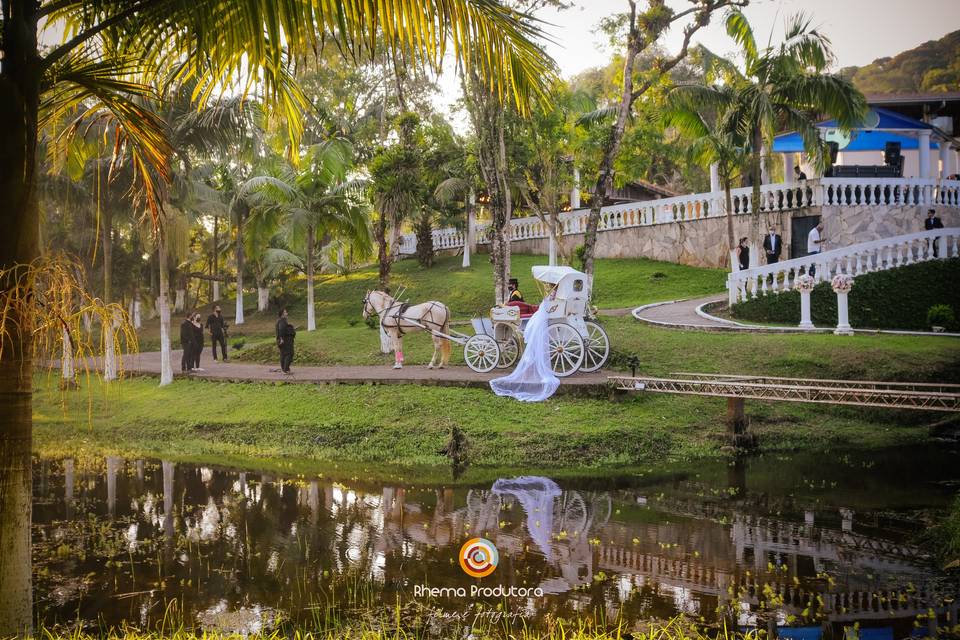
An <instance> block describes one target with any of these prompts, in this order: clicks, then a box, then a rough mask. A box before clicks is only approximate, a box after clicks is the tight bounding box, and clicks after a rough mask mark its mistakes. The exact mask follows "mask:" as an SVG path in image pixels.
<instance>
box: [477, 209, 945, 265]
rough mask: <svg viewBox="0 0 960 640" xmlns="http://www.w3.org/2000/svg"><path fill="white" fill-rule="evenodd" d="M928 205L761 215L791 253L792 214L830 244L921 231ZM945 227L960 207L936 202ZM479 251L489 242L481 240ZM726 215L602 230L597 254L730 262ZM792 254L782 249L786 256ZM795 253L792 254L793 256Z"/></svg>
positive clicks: (739, 229)
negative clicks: (811, 219)
mask: <svg viewBox="0 0 960 640" xmlns="http://www.w3.org/2000/svg"><path fill="white" fill-rule="evenodd" d="M929 208H930V207H928V206H925V205H924V206H889V205H879V206H870V205H865V206H847V205H845V206H816V207H806V208H803V209H799V210H794V211H784V212H778V213H771V214H760V222H761V225H762V226H761V228H760V229H761V233H764V232H765V231H766V229H767V225H768V224H770V223H771V222H772V223H773V224H776V225H777V227H778V228H779V230H780V235H781V236H782V237H783V243H784V246H785V247H786V248H787V252H789V247H790V242H791V238H790V227H791V220H792V219H793V217H794V216H798V217H805V216H822V220H823V223H824V226H825V229H824V233H823V237H824V239H825V240H827V242H828V244H827V245H826V246H827V248H828V249H830V248H834V249H835V248H838V247H844V246H848V245H851V244H857V243H859V242H867V241H869V240H879V239H881V238H888V237H891V236H897V235H902V234H905V233H912V232H914V231H923V219H924V218H925V217H926V212H927V209H929ZM934 208H935V209H937V211H938V213H937V215H938V216H940V219H941V220H942V221H943V224H944V226H947V227H954V226H960V211H958V210H957V209H955V208H952V207H934ZM750 224H751V217H750V216H734V218H733V235H734V239H735V240H736V239H739V238H741V237H743V236H749V235H750V228H749V227H750ZM582 243H583V234H573V235H569V236H566V237H565V238H564V244H565V246H566V247H568V248H569V251H570V252H572V251H573V250H575V249H576V247H577V246H579V245H580V244H582ZM479 249H480V251H487V249H488V247H487V246H485V245H481V246H480V247H479ZM511 251H512V252H513V253H520V254H534V255H546V254H547V253H548V251H549V241H548V240H547V239H546V238H538V239H534V240H515V241H514V242H513V244H512V245H511ZM728 255H729V254H728V248H727V221H726V218H704V219H701V220H693V221H689V222H666V223H663V224H655V225H650V226H643V227H630V228H627V229H617V230H614V231H601V232H600V233H599V234H598V236H597V253H596V256H597V257H598V258H639V257H645V258H651V259H653V260H663V261H666V262H676V263H680V264H688V265H692V266H697V267H728V266H729V265H728V257H727V256H728ZM790 257H791V256H789V255H786V254H784V259H787V258H790ZM794 257H795V256H794Z"/></svg>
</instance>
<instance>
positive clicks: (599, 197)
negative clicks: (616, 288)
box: [583, 0, 744, 290]
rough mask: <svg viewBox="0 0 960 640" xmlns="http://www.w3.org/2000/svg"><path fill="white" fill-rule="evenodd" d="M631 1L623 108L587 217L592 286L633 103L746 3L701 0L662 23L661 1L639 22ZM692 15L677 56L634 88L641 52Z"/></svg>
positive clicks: (586, 255)
mask: <svg viewBox="0 0 960 640" xmlns="http://www.w3.org/2000/svg"><path fill="white" fill-rule="evenodd" d="M628 2H629V5H630V12H629V18H628V19H629V23H628V26H629V31H628V33H627V48H626V52H625V57H624V61H623V86H622V87H621V91H620V105H619V107H618V108H617V117H616V120H615V121H614V123H613V125H612V126H611V127H610V131H609V135H608V137H607V140H606V145H605V147H604V150H603V156H602V158H601V160H600V170H599V172H598V174H597V180H596V182H595V183H594V186H593V197H592V200H591V202H590V216H589V217H588V218H587V228H586V230H585V233H584V238H583V270H584V271H586V273H587V276H588V279H589V280H590V281H591V283H592V281H593V255H594V252H595V249H596V243H597V231H598V230H599V228H600V210H601V208H602V207H603V200H604V198H609V197H610V196H611V195H612V194H613V169H614V165H615V163H616V160H617V156H618V155H620V146H621V144H622V143H623V135H624V131H625V130H626V126H627V121H628V120H629V118H630V112H631V110H632V109H633V103H634V102H635V101H636V100H637V98H639V97H640V96H642V95H643V94H644V93H646V91H647V90H648V89H649V88H650V87H652V86H653V85H654V84H655V83H656V82H657V81H659V80H660V78H662V77H663V76H664V75H666V74H667V73H669V72H670V71H671V70H672V69H673V68H674V67H676V66H677V65H678V64H680V62H681V61H682V60H683V59H684V58H686V57H687V51H688V50H689V48H690V41H691V39H692V38H693V35H694V34H695V33H696V32H697V31H699V30H700V29H702V28H703V27H705V26H707V25H708V24H710V17H711V15H712V14H713V13H714V12H715V11H719V10H720V9H723V8H724V7H728V6H731V5H737V4H739V5H742V4H744V3H743V2H741V1H740V0H702V1H701V2H699V3H697V4H694V6H692V7H688V8H686V9H684V10H682V11H676V12H673V13H672V14H671V16H670V19H669V20H661V19H659V18H660V17H662V14H661V12H662V10H663V9H664V7H665V3H664V2H663V1H662V0H657V1H656V2H654V1H653V0H651V2H649V3H648V4H649V10H648V12H647V13H645V14H644V15H643V16H640V19H638V16H637V2H636V0H628ZM651 12H652V13H653V14H654V15H653V16H652V17H653V20H650V19H649V18H651V15H650V14H651ZM658 14H659V15H658ZM690 15H692V20H691V21H690V23H689V24H688V25H687V26H686V27H684V29H683V42H682V43H681V45H680V50H679V51H678V52H677V54H676V55H675V56H672V57H670V58H666V59H663V58H660V57H657V59H656V61H655V63H654V71H655V73H652V74H649V75H648V76H647V77H646V78H644V80H643V81H642V83H641V84H640V86H639V87H637V88H636V89H634V86H633V70H634V62H635V61H636V58H637V56H638V55H639V54H640V52H641V51H646V50H648V49H649V48H650V47H651V46H652V45H654V44H656V42H657V40H659V38H660V36H661V35H663V33H664V32H666V31H667V29H669V28H670V26H671V25H673V24H674V23H675V22H676V21H678V20H681V19H684V18H686V16H690ZM641 22H643V23H644V26H643V27H642V28H641V26H640V23H641ZM591 290H592V287H591Z"/></svg>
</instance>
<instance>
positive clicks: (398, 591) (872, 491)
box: [33, 450, 957, 635]
mask: <svg viewBox="0 0 960 640" xmlns="http://www.w3.org/2000/svg"><path fill="white" fill-rule="evenodd" d="M955 454H956V452H953V451H942V450H941V451H939V452H925V453H924V455H925V458H924V464H923V465H922V467H920V466H917V465H916V464H915V463H908V464H911V465H912V469H913V472H912V473H911V474H910V475H906V476H898V475H897V474H896V473H895V471H896V469H897V468H898V466H902V465H903V464H905V459H908V458H905V457H904V455H903V452H902V451H900V452H896V453H891V454H890V455H889V456H887V457H881V458H880V460H878V459H877V457H876V456H874V459H873V460H872V461H869V460H866V459H861V458H857V457H851V456H844V457H838V459H836V460H834V461H832V462H831V463H830V464H824V461H823V460H822V459H810V460H804V459H801V458H794V459H775V458H763V459H759V460H754V461H751V462H747V463H738V464H736V465H730V466H727V465H721V464H717V465H699V466H698V467H697V469H696V470H695V471H684V470H675V471H671V470H663V469H659V470H651V471H650V472H649V473H648V474H643V475H635V476H631V477H603V478H597V479H594V480H591V481H585V480H578V481H571V482H566V481H558V480H555V479H550V478H545V477H533V476H524V477H515V478H500V479H497V480H496V481H495V482H492V483H490V484H485V485H483V486H475V487H469V488H459V487H458V488H451V487H444V486H427V487H419V486H391V485H376V484H374V483H368V482H362V481H352V482H348V483H342V482H335V481H332V480H330V479H325V478H319V477H315V478H304V477H283V476H276V475H268V474H262V473H257V472H253V471H237V470H231V469H221V468H217V467H211V466H192V465H184V464H174V463H173V462H170V461H150V460H123V459H120V458H116V457H107V458H106V459H104V460H101V461H99V462H96V463H89V462H84V463H83V464H80V463H78V462H75V461H74V460H71V459H67V460H62V461H37V462H36V463H35V465H34V526H33V540H34V559H35V563H34V593H35V607H36V609H37V615H38V618H39V619H41V620H43V621H45V622H46V623H47V624H57V623H64V624H73V623H75V622H78V621H79V622H87V623H90V624H93V623H94V622H96V623H101V622H102V623H104V624H106V625H119V624H121V623H123V622H131V623H134V624H137V625H141V626H152V625H156V624H157V623H158V622H159V621H161V620H163V619H164V618H166V619H167V621H168V623H169V621H170V620H171V619H176V620H181V621H183V622H184V623H185V624H186V625H187V626H200V627H205V628H210V627H216V628H220V629H224V630H227V631H237V632H250V631H251V630H258V629H259V630H263V629H266V628H269V626H270V625H271V624H273V623H275V622H276V621H278V620H286V621H289V622H291V623H294V624H306V625H311V626H315V625H317V624H327V623H329V622H330V621H331V620H334V619H336V620H339V619H341V618H344V617H350V616H361V615H364V614H365V613H370V612H371V611H373V612H376V611H377V610H381V609H385V608H386V609H388V608H389V607H391V606H393V605H394V604H395V603H396V602H397V599H398V598H399V600H400V601H401V602H402V603H410V602H411V601H413V600H414V599H415V598H414V596H413V590H414V587H415V585H420V584H428V585H430V586H434V587H468V586H469V585H470V584H472V583H474V581H472V580H471V579H470V578H468V577H467V576H466V575H465V574H463V573H462V571H461V570H460V568H459V565H458V564H457V561H456V553H457V551H458V549H459V547H460V545H461V544H462V543H463V542H464V541H465V540H467V539H468V538H470V537H473V536H482V537H485V538H488V539H490V540H491V541H493V542H494V544H496V546H497V548H498V550H499V553H500V565H499V566H498V568H497V570H496V572H495V573H494V574H493V575H492V576H490V577H488V578H486V579H485V580H484V581H483V583H482V584H483V585H484V586H493V585H498V584H502V585H504V586H516V587H537V588H539V589H542V591H543V593H544V596H543V597H542V598H515V599H513V600H512V601H511V602H510V603H509V605H510V607H512V608H513V611H515V612H518V614H519V615H523V616H524V617H526V618H528V620H527V623H528V624H537V623H538V622H539V621H542V620H543V619H544V616H546V615H549V616H551V617H553V618H568V619H573V618H576V617H578V616H584V615H586V616H591V617H592V618H594V619H603V620H608V621H612V620H617V619H619V620H623V621H625V622H627V623H628V624H630V623H634V622H636V621H641V620H644V619H648V618H652V617H657V618H666V617H670V616H672V615H675V614H676V613H680V612H682V613H686V614H689V615H691V616H693V617H695V618H697V619H702V620H703V621H704V622H707V623H711V622H719V621H722V620H724V619H726V620H728V621H729V622H730V623H731V624H734V623H735V624H738V625H740V626H753V625H758V626H761V627H763V626H767V625H780V626H792V627H796V626H804V625H805V626H813V627H823V629H824V630H826V631H828V632H830V633H835V634H837V635H839V634H842V630H843V627H844V626H845V625H851V624H852V623H854V622H859V623H860V624H861V625H863V626H871V625H873V626H877V625H884V626H889V625H894V626H895V627H896V628H897V630H898V632H902V633H903V634H909V633H910V632H911V628H912V626H913V625H915V623H916V622H917V619H918V618H917V616H922V615H924V614H925V613H926V612H927V610H928V608H929V607H935V608H937V611H938V613H939V616H940V622H941V623H943V622H944V621H945V620H946V619H947V616H950V615H952V616H954V617H953V618H952V620H956V617H955V616H956V604H953V603H948V604H947V605H946V606H945V607H943V606H941V605H942V603H943V598H944V596H945V595H946V594H949V593H952V589H953V587H954V586H955V585H952V584H951V583H950V582H949V581H947V580H946V579H945V578H944V577H943V576H941V575H939V574H938V573H937V571H936V569H935V568H934V567H933V565H932V562H931V559H930V558H929V557H928V556H927V555H926V553H925V552H924V551H923V550H922V549H920V548H918V547H917V546H916V545H915V544H913V543H912V539H913V538H914V536H915V534H916V533H917V531H919V529H920V528H921V527H922V523H923V521H924V514H925V513H926V512H927V510H929V509H935V508H940V507H942V506H944V505H945V504H946V503H947V501H948V500H949V498H950V497H951V495H952V493H953V492H954V491H955V490H956V485H955V482H956V481H957V477H956V471H955V470H954V469H953V467H954V465H953V460H954V459H955V458H953V456H954V455H955ZM878 462H880V463H882V465H878ZM496 602H497V599H496V598H493V599H490V603H491V604H496ZM420 604H427V603H423V602H421V603H420ZM429 604H430V605H431V606H433V607H435V608H436V609H439V610H442V611H448V612H453V613H456V612H462V611H463V610H464V609H465V608H467V607H468V605H469V604H470V602H469V601H464V600H460V599H457V598H454V597H449V598H436V599H434V600H433V601H432V602H430V603H429ZM921 621H922V623H923V624H925V625H926V624H928V623H930V621H927V620H925V619H921ZM440 635H443V633H442V632H441V633H440Z"/></svg>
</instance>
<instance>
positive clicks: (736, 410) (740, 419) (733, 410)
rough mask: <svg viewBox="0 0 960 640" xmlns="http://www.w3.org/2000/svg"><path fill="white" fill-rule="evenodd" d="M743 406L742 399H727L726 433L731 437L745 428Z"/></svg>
mask: <svg viewBox="0 0 960 640" xmlns="http://www.w3.org/2000/svg"><path fill="white" fill-rule="evenodd" d="M744 404H745V401H744V399H743V398H727V433H728V434H729V435H731V436H735V435H737V434H741V433H743V432H744V431H745V430H746V428H747V424H746V420H747V418H746V414H745V412H744Z"/></svg>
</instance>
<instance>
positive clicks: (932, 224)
mask: <svg viewBox="0 0 960 640" xmlns="http://www.w3.org/2000/svg"><path fill="white" fill-rule="evenodd" d="M923 228H924V230H925V231H933V230H934V229H943V221H942V220H941V219H940V218H939V217H937V210H936V209H927V217H926V219H924V221H923ZM932 244H933V257H934V258H936V257H939V253H940V246H939V245H940V238H939V237H938V238H934V239H933V242H932Z"/></svg>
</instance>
